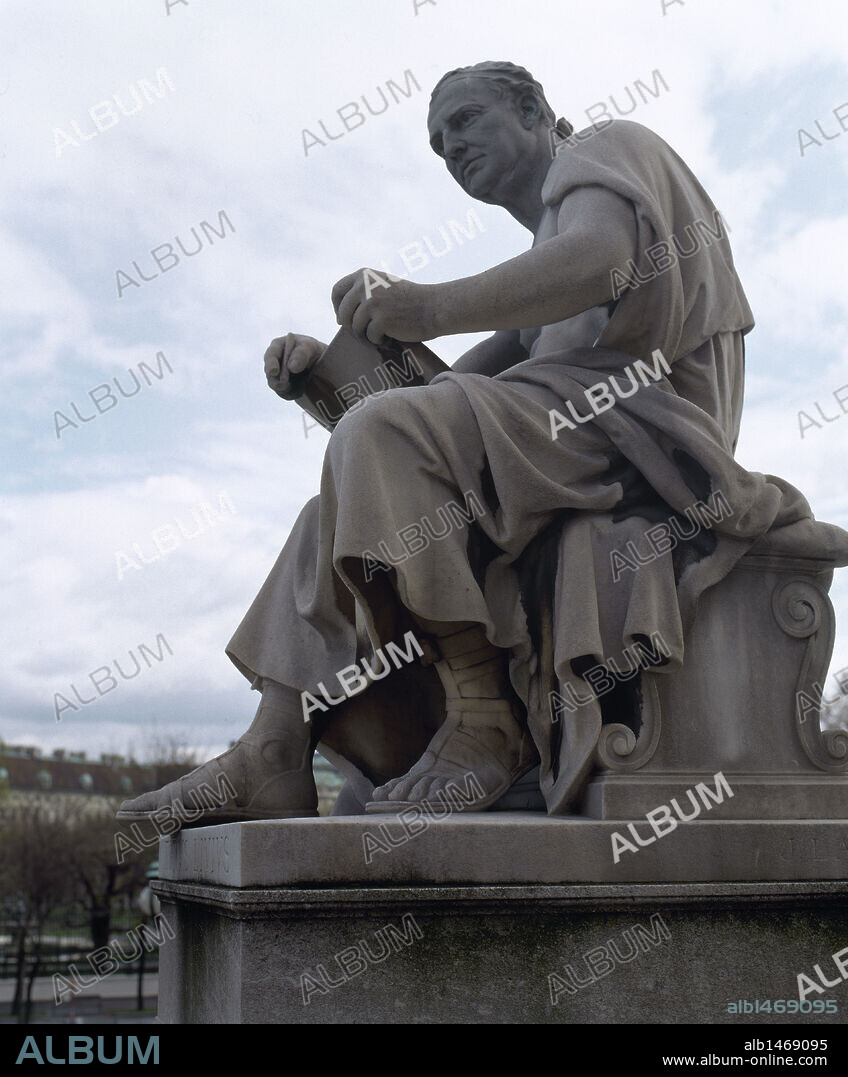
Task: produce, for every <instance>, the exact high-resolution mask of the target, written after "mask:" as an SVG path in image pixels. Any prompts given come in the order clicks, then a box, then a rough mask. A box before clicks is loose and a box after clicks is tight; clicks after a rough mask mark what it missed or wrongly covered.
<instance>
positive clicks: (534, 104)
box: [518, 93, 542, 128]
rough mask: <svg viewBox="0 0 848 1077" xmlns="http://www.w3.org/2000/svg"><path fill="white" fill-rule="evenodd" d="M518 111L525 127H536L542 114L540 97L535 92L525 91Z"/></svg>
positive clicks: (519, 102)
mask: <svg viewBox="0 0 848 1077" xmlns="http://www.w3.org/2000/svg"><path fill="white" fill-rule="evenodd" d="M518 113H519V115H520V116H521V120H522V122H523V124H524V126H525V127H527V128H530V127H535V126H536V124H537V123H538V122H539V117H540V116H541V115H542V108H541V105H540V104H539V99H538V98H537V97H536V95H535V94H533V93H525V94H523V95H522V96H521V98H520V99H519V101H518Z"/></svg>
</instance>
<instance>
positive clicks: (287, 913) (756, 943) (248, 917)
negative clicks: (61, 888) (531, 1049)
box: [156, 856, 848, 1025]
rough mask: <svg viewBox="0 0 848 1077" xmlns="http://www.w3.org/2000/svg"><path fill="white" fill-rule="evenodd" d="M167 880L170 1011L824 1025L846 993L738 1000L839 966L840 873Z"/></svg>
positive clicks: (164, 1009)
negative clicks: (740, 877)
mask: <svg viewBox="0 0 848 1077" xmlns="http://www.w3.org/2000/svg"><path fill="white" fill-rule="evenodd" d="M508 859H509V857H508V856H505V857H504V858H503V860H502V863H504V864H505V863H507V862H508ZM156 889H157V891H158V893H159V896H160V898H161V900H162V902H163V908H164V911H165V914H166V916H168V918H169V921H170V922H171V923H175V924H176V926H177V938H176V939H174V940H173V941H172V942H169V943H168V945H167V946H164V947H163V948H162V951H161V955H160V970H161V971H160V995H159V999H160V1020H161V1021H163V1022H165V1023H198V1024H210V1023H222V1022H232V1023H245V1024H250V1023H316V1024H327V1023H342V1022H345V1023H347V1022H353V1023H368V1024H382V1023H394V1022H403V1023H437V1022H438V1023H466V1024H469V1023H523V1024H530V1023H540V1024H545V1023H550V1024H577V1023H580V1024H601V1023H603V1024H621V1023H634V1024H637V1023H646V1024H664V1023H678V1022H692V1023H702V1024H722V1023H728V1024H751V1023H755V1024H760V1023H766V1024H770V1023H774V1024H786V1023H789V1024H812V1025H821V1024H829V1023H841V1022H844V1020H845V1015H844V1009H845V1006H846V1005H848V999H846V986H845V984H844V982H839V983H837V984H836V985H835V986H833V987H831V988H828V989H827V990H823V991H822V992H821V993H815V992H812V993H809V994H808V995H807V1000H809V1001H811V1002H814V1001H819V1002H820V1006H821V1009H825V1004H826V1003H827V1002H829V1003H830V1005H831V1008H832V1009H833V1008H834V1007H835V1008H837V1013H836V1014H832V1013H831V1014H827V1013H815V1012H813V1013H810V1014H800V1013H799V1014H795V1015H792V1016H787V1015H786V1014H783V1015H780V1014H774V1013H771V1014H769V1013H762V1012H760V1013H755V1012H750V1013H745V1012H742V1013H738V1014H737V1013H732V1012H730V1011H729V1004H731V1003H733V1004H734V1005H735V1004H736V1003H737V1002H738V1001H739V1000H740V999H741V1000H749V1001H750V1002H751V1003H753V1002H754V1001H755V1000H757V999H759V1000H765V999H770V1000H772V1001H775V1000H790V1001H794V1002H798V1001H799V994H798V979H797V977H798V974H799V973H801V972H803V973H806V974H807V975H808V976H813V975H814V973H813V966H814V965H816V964H819V965H820V966H821V968H822V970H823V971H824V973H825V975H826V976H827V978H828V980H829V981H836V980H838V974H837V973H836V971H835V969H834V965H833V962H832V960H831V955H832V954H833V953H835V952H837V951H838V950H840V949H842V948H843V947H844V946H845V945H846V943H848V937H846V929H845V923H846V920H845V906H846V903H848V884H846V883H844V882H842V883H836V882H833V883H821V882H817V883H809V882H796V883H757V884H746V883H721V884H716V883H701V884H674V885H616V886H608V885H573V886H538V885H537V886H442V887H434V886H417V887H409V886H394V887H388V886H387V887H379V886H378V887H369V888H357V887H335V888H333V887H327V888H323V889H315V890H313V889H293V888H290V887H283V888H276V887H261V886H260V887H257V888H255V889H250V890H240V889H236V888H233V887H232V886H209V885H205V884H188V883H178V882H171V881H167V880H160V881H159V882H157V883H156ZM389 925H394V926H395V928H396V929H397V931H398V932H400V933H401V934H402V935H403V937H402V938H400V939H398V938H397V937H395V941H396V945H392V946H391V947H389V946H388V945H386V946H385V947H384V946H382V945H381V941H380V940H381V938H382V939H384V940H385V939H387V938H389V935H387V933H386V932H387V928H388V926H389ZM637 925H638V928H637ZM639 928H641V930H639ZM613 944H614V948H613ZM384 951H385V952H384ZM363 955H364V956H363ZM371 958H380V960H379V961H375V960H371ZM319 966H320V968H319ZM567 966H570V968H571V972H569V970H568V968H567ZM325 977H326V984H325V983H324V978H325ZM331 983H333V984H335V986H329V984H331ZM578 984H579V985H580V986H577V985H578ZM316 985H320V986H316ZM563 985H569V987H566V986H563ZM805 1001H806V1000H805ZM752 1009H753V1007H752ZM810 1009H811V1010H812V1009H813V1007H812V1006H811V1007H810Z"/></svg>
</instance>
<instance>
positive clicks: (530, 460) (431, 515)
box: [119, 62, 848, 823]
mask: <svg viewBox="0 0 848 1077" xmlns="http://www.w3.org/2000/svg"><path fill="white" fill-rule="evenodd" d="M428 131H429V139H430V145H431V146H432V149H433V151H434V152H435V153H436V154H437V155H438V156H439V157H441V158H442V159H443V160H444V162H445V166H446V167H447V170H448V172H449V173H450V175H451V177H452V178H453V179H454V180H455V182H456V183H458V184H459V186H460V187H461V188H462V190H463V191H465V192H466V193H467V194H469V195H471V196H472V197H473V198H476V199H479V200H480V201H482V202H486V203H489V204H492V205H496V206H501V207H503V208H504V209H505V210H506V211H507V212H508V213H510V214H511V215H512V216H513V217H514V218H515V219H516V220H517V221H518V222H519V223H520V224H522V225H523V226H524V227H525V228H526V229H527V230H528V231H529V232H530V233H531V235H532V245H531V248H530V249H529V250H528V251H527V252H526V253H524V254H521V255H519V256H518V257H516V258H512V259H510V260H509V261H507V262H504V263H502V264H501V265H497V266H494V267H493V268H491V269H489V270H487V271H485V272H483V273H479V274H477V275H474V276H471V277H467V278H463V279H461V280H452V281H447V282H445V283H443V284H432V285H425V284H417V283H412V282H410V281H408V280H404V279H396V278H391V279H389V278H386V276H385V274H382V273H380V272H379V271H377V272H375V271H371V270H358V271H357V272H355V273H351V274H350V275H349V276H347V277H344V278H343V279H342V280H340V281H339V282H338V283H337V284H336V285H335V287H334V288H333V290H332V302H333V306H334V308H335V311H336V315H337V320H338V323H339V325H340V326H341V327H343V329H345V330H346V331H348V332H349V333H350V334H352V335H353V336H354V337H355V338H357V339H358V340H359V341H361V342H370V343H371V344H372V345H377V346H385V345H386V344H387V343H388V342H390V341H400V342H422V341H432V340H434V339H436V338H438V337H440V336H445V335H449V334H458V333H474V332H481V331H488V332H491V333H492V335H491V336H490V337H488V338H487V339H486V340H484V341H483V342H482V343H480V344H478V345H476V346H475V347H473V348H471V349H470V350H469V351H468V352H466V353H465V354H464V355H463V356H462V357H461V358H460V359H459V360H458V361H457V362H456V363H455V364H454V366H453V367H452V368H451V369H450V370H448V371H446V372H443V373H441V374H439V375H438V376H436V377H435V378H434V379H433V380H432V381H430V382H429V383H428V384H411V383H410V384H408V385H399V386H398V387H396V388H391V389H389V390H388V391H386V392H383V393H380V394H375V395H374V397H373V399H369V400H367V402H366V403H365V404H364V405H363V406H361V407H356V408H352V409H351V410H349V411H348V412H347V413H346V414H345V415H344V417H343V418H341V419H340V421H339V422H338V424H337V425H336V426H335V429H334V431H333V433H332V435H331V437H330V440H329V443H328V446H327V450H326V456H325V460H324V466H323V474H322V479H321V487H320V493H319V494H318V495H317V496H316V497H314V498H313V499H312V500H310V501H309V502H308V503H307V504H306V506H305V507H304V508H303V510H302V512H301V513H300V515H299V517H298V519H297V522H296V523H295V525H294V527H293V528H292V531H291V534H290V536H289V538H288V541H287V542H286V545H285V547H284V548H283V550H282V553H281V554H280V556H279V558H278V560H277V562H276V564H275V565H274V567H273V569H272V570H271V573H270V575H269V576H268V579H267V581H266V582H265V584H264V585H263V587H262V588H261V590H260V592H259V594H258V595H257V597H256V599H255V601H254V602H253V605H252V606H251V607H250V609H249V611H248V613H247V615H246V616H245V618H244V620H243V621H242V623H241V625H240V626H239V627H238V629H237V630H236V632H235V635H234V636H233V638H232V640H231V641H230V643H229V646H228V648H227V653H228V655H229V656H230V658H231V659H232V661H233V662H234V663H235V665H236V666H237V667H238V669H239V670H240V671H241V672H242V673H243V674H244V675H245V677H247V678H248V680H249V681H250V683H251V685H252V686H253V687H254V688H256V689H258V690H260V691H261V702H260V705H259V709H258V711H257V713H256V717H255V718H254V720H253V723H252V725H251V726H250V728H249V729H248V730H247V731H246V732H245V733H243V734H242V736H241V737H239V739H238V740H237V741H236V743H235V744H234V745H233V747H231V748H230V749H229V750H228V751H226V752H224V753H223V754H222V755H221V756H219V757H217V758H216V759H213V760H212V761H210V762H209V763H206V764H205V765H204V766H202V767H200V768H198V769H197V770H195V771H193V772H192V773H191V774H189V775H187V776H185V777H183V778H181V779H180V780H179V781H177V782H174V783H171V784H170V785H167V786H165V787H164V788H163V789H160V790H158V791H157V792H153V793H147V794H144V795H143V796H141V797H138V798H136V799H135V800H131V801H127V802H126V803H125V804H124V805H123V806H122V808H121V811H120V812H119V816H120V817H121V818H124V819H136V820H140V819H145V818H148V817H149V816H151V814H152V813H154V812H156V811H159V812H161V811H165V812H167V811H168V810H170V809H171V808H172V807H173V806H174V805H175V804H178V803H189V804H190V803H191V800H190V795H191V792H192V791H193V790H196V789H198V788H199V787H200V786H201V785H205V786H206V787H209V786H213V785H215V783H216V781H218V782H220V779H221V776H222V775H226V778H227V779H228V783H229V784H230V785H231V787H232V788H233V789H234V790H235V792H234V794H233V795H228V797H227V798H226V800H225V801H224V802H223V803H220V802H216V803H215V804H210V805H209V807H208V810H207V811H205V812H204V813H203V814H202V816H201V818H200V820H199V821H200V822H201V823H218V822H228V821H236V820H250V819H285V818H293V817H298V816H309V815H314V814H315V812H316V803H317V798H316V791H315V784H314V781H313V777H312V769H311V759H312V755H313V751H314V749H315V748H316V746H317V745H319V744H320V745H321V750H322V752H324V753H325V754H328V756H329V757H330V758H331V759H332V760H333V761H334V762H337V764H338V765H339V766H340V767H341V768H348V770H349V773H350V774H351V775H352V776H353V777H356V776H358V777H359V779H361V781H362V782H364V783H365V790H366V791H365V796H364V799H365V800H366V801H367V804H366V810H367V811H368V812H398V811H403V810H404V809H406V808H410V807H415V806H416V805H421V804H422V803H424V802H428V803H435V802H437V801H438V800H439V798H440V797H441V796H443V795H444V793H445V790H446V789H447V788H448V786H449V785H450V784H451V783H453V784H454V785H456V784H457V783H462V782H463V781H465V782H466V788H467V787H468V784H467V783H468V781H469V776H471V780H472V782H473V790H474V796H473V797H469V798H468V803H467V805H465V807H466V808H467V810H471V811H485V810H487V809H489V808H491V807H493V806H494V805H496V804H498V803H499V802H501V801H502V799H503V798H504V796H505V795H506V794H508V792H509V790H510V789H511V788H513V787H515V786H516V783H519V784H520V783H521V782H522V780H524V781H527V780H528V777H529V780H530V781H531V783H532V784H533V786H534V788H535V789H536V792H537V795H538V798H539V803H540V804H541V805H543V806H544V807H545V808H546V809H547V811H548V812H549V813H550V814H553V815H563V814H567V813H569V812H573V811H574V810H575V808H576V807H577V806H578V805H579V803H580V798H581V796H582V794H583V790H584V788H585V785H586V782H587V779H588V778H589V776H590V775H591V773H592V769H593V767H594V766H596V763H597V757H596V754H595V751H596V748H597V745H598V743H599V738H601V735H602V731H603V727H604V724H605V723H608V722H609V721H610V720H613V719H614V720H615V721H616V722H618V723H619V724H621V725H624V726H625V727H629V728H630V729H632V730H633V732H634V735H635V734H636V733H637V732H638V729H639V708H640V705H641V704H640V693H639V690H638V681H639V676H640V675H641V674H640V666H639V664H638V660H639V656H640V654H644V653H650V654H651V655H652V656H653V658H652V660H651V662H650V663H649V664H650V668H652V669H653V670H655V672H656V673H657V675H658V676H662V675H665V674H667V673H670V672H674V671H675V670H679V669H680V668H681V666H682V664H683V661H684V640H685V637H686V633H687V631H688V629H689V627H690V626H691V625H692V623H693V619H694V617H695V614H696V612H697V609H698V606H699V603H700V602H701V601H702V599H703V596H704V594H705V592H707V591H708V590H709V589H710V588H713V587H714V586H715V585H716V584H718V583H720V582H721V581H722V580H724V579H725V578H726V577H727V576H728V575H729V574H730V573H731V571H732V570H733V569H734V567H735V566H737V565H738V563H739V562H740V560H741V559H742V558H743V557H744V556H745V555H746V554H748V553H749V551H751V550H752V549H755V548H756V547H757V544H758V543H761V542H763V541H765V540H769V541H772V542H776V543H777V545H778V546H779V548H780V549H781V550H782V551H783V553H784V554H785V555H787V556H789V557H794V558H796V559H803V558H813V557H822V558H825V559H829V563H832V564H835V565H838V564H848V534H846V532H844V531H841V530H840V529H839V528H836V527H832V526H829V525H827V524H822V523H817V522H816V521H814V520H813V518H812V513H811V511H810V508H809V505H808V504H807V502H806V501H805V499H804V498H803V497H802V495H801V494H800V493H799V492H798V491H797V490H795V489H794V488H793V487H791V486H790V485H788V484H787V483H785V482H784V481H782V480H781V479H778V478H775V477H773V476H768V475H762V474H758V473H752V472H748V471H746V470H744V469H743V468H742V467H741V466H740V465H739V464H737V463H736V461H735V460H734V449H735V446H736V441H737V438H738V434H739V425H740V418H741V409H742V396H743V377H744V355H745V343H744V338H745V334H747V333H748V332H750V330H751V329H752V328H753V325H754V321H753V317H752V314H751V310H750V308H749V306H748V302H747V300H746V298H745V294H744V292H743V289H742V285H741V283H740V281H739V278H738V276H737V274H736V270H735V268H734V264H733V257H732V254H731V249H730V243H729V240H728V236H727V234H726V231H727V230H726V228H725V227H724V222H723V220H722V218H721V216H720V214H718V212H717V211H716V208H715V206H714V205H713V203H712V202H711V200H710V198H709V196H708V195H707V193H706V192H705V190H704V189H703V187H702V186H701V184H700V183H699V182H698V180H697V179H696V177H695V176H694V175H693V173H692V172H691V171H690V169H689V168H688V167H687V165H686V164H685V163H684V162H683V161H682V160H681V158H680V157H679V156H678V155H677V154H676V153H675V152H674V150H673V149H671V147H670V146H668V145H667V144H666V143H665V142H664V141H663V140H662V139H661V138H659V137H658V136H657V135H655V134H654V133H653V132H651V131H650V130H648V129H647V128H645V127H644V126H642V125H640V124H637V123H632V122H629V121H623V120H616V121H615V122H611V123H609V124H608V125H606V126H596V127H593V128H589V129H587V130H585V131H583V132H579V133H574V132H573V131H572V128H571V125H570V124H568V123H567V122H566V121H565V120H557V119H556V116H555V113H554V112H553V110H552V109H551V107H550V105H549V104H548V102H547V100H546V98H545V95H544V92H543V89H542V87H541V86H540V84H539V83H538V82H537V81H536V80H535V79H534V78H533V77H532V76H531V75H530V73H529V72H527V71H526V70H525V69H524V68H521V67H519V66H516V65H514V64H512V63H506V62H484V63H479V64H476V65H474V66H472V67H466V68H461V69H459V70H456V71H451V72H449V73H448V74H446V75H445V76H444V77H443V78H442V79H441V80H440V81H439V82H438V84H437V85H436V87H435V89H434V91H433V95H432V99H431V103H430V109H429V117H428ZM325 350H326V345H325V344H323V343H322V342H320V341H318V340H316V339H314V338H312V337H309V336H305V335H302V334H299V333H288V334H286V335H285V336H282V337H280V338H278V339H276V340H274V341H273V342H272V343H271V345H270V347H269V348H268V350H267V352H266V354H265V360H264V362H265V372H266V376H267V381H268V384H269V385H270V387H271V388H272V389H273V390H274V391H275V392H277V393H278V394H279V395H281V396H283V397H291V396H292V395H293V383H294V381H297V380H300V381H301V382H302V380H303V378H308V375H309V372H310V370H312V368H313V367H315V365H316V363H318V362H319V361H320V360H321V358H322V356H323V355H324V354H325ZM646 371H648V372H649V376H647V377H646V376H644V375H645V372H646ZM694 507H698V509H699V511H700V509H701V508H706V509H707V510H709V511H710V516H709V518H708V520H707V525H706V526H695V525H693V522H692V521H693V515H692V513H693V508H694ZM696 523H697V520H696ZM657 527H660V528H661V531H660V532H659V533H657V532H656V528H657ZM652 528H653V529H654V530H653V532H652V533H654V534H655V535H656V534H667V535H671V534H672V532H673V533H674V535H675V542H674V545H673V547H672V545H671V543H670V541H669V542H667V544H666V546H665V549H663V548H662V546H660V547H659V548H658V549H659V552H657V553H656V556H654V557H652V558H646V557H644V556H643V557H641V558H639V559H638V560H636V559H635V558H634V553H635V551H637V550H639V549H643V548H644V544H645V534H646V530H648V531H651V529H652ZM662 528H665V530H664V531H663V530H662ZM655 549H657V547H656V546H655ZM665 551H668V552H665ZM616 554H618V556H619V560H618V562H616V558H615V555H616ZM661 554H662V555H661ZM616 564H617V565H618V569H619V571H618V572H616V571H615V567H616ZM657 640H661V641H662V644H663V646H662V649H661V650H658V649H657V648H655V647H654V646H653V644H654V642H655V641H657ZM640 649H641V650H640ZM399 656H400V658H401V659H402V660H398V661H394V659H396V658H398V657H399ZM622 656H623V657H622ZM390 659H391V660H392V661H391V662H390ZM599 664H601V665H602V666H603V667H604V668H605V669H610V668H615V669H616V670H617V673H618V678H617V679H615V680H614V687H613V690H610V691H606V692H605V693H603V698H601V695H602V693H601V692H600V691H599V690H595V689H596V686H595V685H592V682H591V679H590V678H587V676H586V675H585V674H586V673H587V671H589V670H591V669H594V668H596V667H597V666H598V665H599ZM634 675H635V676H634ZM611 683H612V682H611ZM343 689H344V690H343ZM347 689H351V691H350V692H349V691H348V690H347ZM554 696H558V697H559V698H560V699H562V698H567V699H573V698H577V699H581V700H587V699H588V700H589V701H591V705H587V706H581V707H576V708H574V709H568V708H567V709H566V710H565V712H564V713H559V712H554V711H552V708H551V699H552V697H554ZM305 719H306V720H305Z"/></svg>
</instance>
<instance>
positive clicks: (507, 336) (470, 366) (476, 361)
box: [452, 329, 529, 378]
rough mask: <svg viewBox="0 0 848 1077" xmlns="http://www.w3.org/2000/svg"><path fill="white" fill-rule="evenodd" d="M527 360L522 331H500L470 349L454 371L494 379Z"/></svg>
mask: <svg viewBox="0 0 848 1077" xmlns="http://www.w3.org/2000/svg"><path fill="white" fill-rule="evenodd" d="M527 358H529V355H528V352H527V349H526V348H524V346H523V345H522V343H521V340H520V330H518V329H499V330H498V332H497V333H495V334H494V335H493V336H490V337H488V338H487V339H486V340H481V341H480V343H479V344H475V345H474V347H473V348H469V349H468V351H467V352H465V353H464V354H463V355H461V356H460V357H459V358H458V359H457V361H456V362H455V363H454V364H453V367H452V369H453V370H455V371H457V372H458V373H460V374H486V375H488V377H490V378H493V377H494V376H495V375H496V374H500V373H502V372H503V371H504V370H508V369H509V368H510V367H511V366H515V364H516V363H523V362H524V360H525V359H527Z"/></svg>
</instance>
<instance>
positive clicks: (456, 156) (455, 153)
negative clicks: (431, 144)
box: [442, 135, 468, 164]
mask: <svg viewBox="0 0 848 1077" xmlns="http://www.w3.org/2000/svg"><path fill="white" fill-rule="evenodd" d="M442 142H443V145H444V153H445V157H446V159H447V160H448V161H450V162H451V163H452V164H461V163H462V157H463V155H464V154H465V151H466V150H467V149H468V145H467V143H466V141H465V139H464V138H461V137H460V136H459V135H445V137H444V138H443V140H442Z"/></svg>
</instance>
